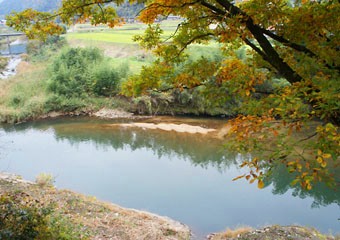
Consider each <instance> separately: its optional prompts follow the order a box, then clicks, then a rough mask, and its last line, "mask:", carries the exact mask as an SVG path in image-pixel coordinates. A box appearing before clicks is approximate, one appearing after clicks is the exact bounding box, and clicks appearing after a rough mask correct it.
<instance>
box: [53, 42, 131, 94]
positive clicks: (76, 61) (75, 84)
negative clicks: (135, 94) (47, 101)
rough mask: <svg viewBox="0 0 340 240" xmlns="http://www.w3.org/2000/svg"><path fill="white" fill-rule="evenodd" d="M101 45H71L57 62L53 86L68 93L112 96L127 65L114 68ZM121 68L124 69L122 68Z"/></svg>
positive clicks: (59, 91)
mask: <svg viewBox="0 0 340 240" xmlns="http://www.w3.org/2000/svg"><path fill="white" fill-rule="evenodd" d="M104 60H105V59H104V56H103V53H102V52H101V51H100V50H99V49H98V48H71V49H67V50H65V51H63V52H62V53H61V54H60V55H59V56H58V57H57V58H56V60H55V61H54V62H53V65H52V74H51V75H52V77H51V79H50V84H49V89H50V90H51V91H52V92H54V93H56V94H58V95H63V96H67V97H80V98H82V97H86V96H88V95H91V94H94V95H97V96H110V95H112V94H113V93H114V92H115V90H117V88H118V86H119V83H120V79H121V78H123V77H125V75H126V74H127V73H126V68H121V69H114V68H112V67H111V66H110V65H109V64H108V63H107V61H104ZM120 71H121V72H120Z"/></svg>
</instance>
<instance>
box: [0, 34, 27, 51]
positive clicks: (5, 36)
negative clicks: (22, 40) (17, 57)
mask: <svg viewBox="0 0 340 240" xmlns="http://www.w3.org/2000/svg"><path fill="white" fill-rule="evenodd" d="M24 35H25V34H24V33H2V34H0V39H1V38H6V39H7V47H8V55H12V50H11V42H10V37H17V36H18V37H19V36H24ZM0 44H1V43H0ZM0 54H2V55H5V54H4V53H3V52H1V51H0Z"/></svg>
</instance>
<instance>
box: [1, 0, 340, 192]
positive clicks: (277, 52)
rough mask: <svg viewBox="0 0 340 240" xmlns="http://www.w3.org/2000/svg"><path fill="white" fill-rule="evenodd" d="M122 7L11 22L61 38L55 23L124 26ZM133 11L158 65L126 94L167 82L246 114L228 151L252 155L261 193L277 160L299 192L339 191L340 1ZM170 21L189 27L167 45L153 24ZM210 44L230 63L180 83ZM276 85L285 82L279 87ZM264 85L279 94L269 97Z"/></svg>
mask: <svg viewBox="0 0 340 240" xmlns="http://www.w3.org/2000/svg"><path fill="white" fill-rule="evenodd" d="M123 2H124V1H123V0H85V1H83V0H64V1H63V2H62V6H61V8H60V9H59V10H58V11H57V12H56V13H55V14H49V15H47V14H46V13H40V12H36V11H33V10H26V11H24V12H21V13H14V14H12V15H11V16H9V17H8V18H7V20H8V21H7V22H8V24H9V25H10V26H12V27H15V28H16V29H17V30H21V31H25V32H26V33H27V34H28V36H29V37H41V38H44V36H45V34H46V33H47V34H54V33H58V32H59V29H58V28H57V27H56V24H55V23H54V18H55V17H59V18H60V19H61V21H63V22H65V23H67V24H71V23H73V22H75V21H78V22H79V21H85V20H90V21H91V23H93V24H99V23H105V24H108V25H109V26H110V27H113V26H115V25H117V24H120V22H121V19H120V18H119V17H118V16H117V14H116V12H115V10H114V8H113V7H112V6H111V5H110V4H108V3H115V4H117V5H120V4H123ZM136 2H137V3H145V4H146V7H145V8H144V9H143V11H142V12H141V14H140V16H139V18H140V20H141V21H143V22H144V23H147V24H149V28H148V29H147V31H146V33H145V35H144V36H138V37H136V39H137V40H139V41H140V42H141V44H142V45H143V46H145V47H146V48H149V49H152V50H153V52H154V53H155V54H156V55H157V56H158V57H159V59H158V60H157V61H156V62H155V64H154V65H153V66H151V67H152V68H151V67H146V68H144V69H143V71H142V72H141V75H140V76H139V77H138V76H136V77H134V78H133V80H134V81H135V82H138V78H139V79H141V80H142V81H140V84H137V85H136V84H135V85H134V84H130V83H131V82H128V83H129V84H130V85H128V86H129V87H130V88H127V89H128V90H129V89H132V90H133V88H138V93H141V94H143V93H146V92H147V91H150V90H152V89H156V90H162V86H164V82H165V83H166V85H167V86H168V87H169V86H172V87H174V88H180V89H184V88H196V87H199V86H204V89H205V91H206V92H207V93H208V95H210V96H211V97H212V98H213V99H214V101H219V102H222V103H223V102H224V101H226V99H227V98H230V97H233V98H236V99H237V102H238V106H239V107H240V110H239V113H241V114H242V115H241V116H239V117H237V118H235V119H234V120H232V121H230V122H231V125H232V127H231V130H230V136H231V137H230V138H229V139H232V141H230V146H231V148H233V149H236V150H238V151H239V152H244V153H250V152H251V153H252V157H250V158H249V159H245V160H244V163H243V164H242V166H248V167H250V169H251V170H250V173H249V174H245V175H243V176H240V177H245V178H246V179H247V180H249V181H250V182H254V181H255V180H257V182H258V186H259V187H263V186H264V184H263V179H264V176H265V175H269V174H270V173H271V171H272V164H271V163H272V162H277V161H279V162H282V164H284V165H286V166H287V168H288V169H289V171H292V172H297V173H299V174H298V175H297V176H296V179H295V180H294V181H293V183H297V182H299V183H300V184H301V185H302V187H304V188H307V189H311V188H312V184H313V183H314V182H315V181H325V182H327V183H329V184H333V186H334V184H336V181H337V179H336V178H335V177H336V176H334V174H333V172H334V171H333V170H334V169H335V168H338V167H339V149H340V148H339V146H340V136H339V131H338V127H337V125H338V124H339V122H340V119H339V114H340V105H339V103H340V101H339V100H340V95H339V92H340V81H339V70H340V67H339V64H340V57H339V56H340V55H339V46H340V38H339V37H340V36H339V29H340V22H339V21H338V13H339V12H340V4H339V2H338V1H332V0H319V1H312V0H310V1H308V0H301V1H299V0H296V1H287V0H249V1H228V0H150V1H145V0H131V1H130V3H136ZM235 2H236V3H235ZM169 15H178V16H181V17H182V18H183V19H184V20H183V22H182V23H181V24H179V25H178V28H177V30H176V32H174V34H173V35H172V37H171V39H170V40H168V41H165V40H164V39H162V37H161V33H162V30H161V29H160V28H159V25H157V24H156V25H155V24H153V23H154V22H155V20H156V19H158V18H159V17H160V16H169ZM209 41H217V42H219V43H220V44H221V48H222V49H223V51H224V52H225V53H226V54H225V58H224V60H222V61H215V62H209V69H207V68H206V67H205V61H204V59H203V60H200V61H197V62H196V64H193V63H191V64H190V65H188V66H185V71H182V72H181V71H177V72H176V74H174V71H173V69H175V68H176V67H178V66H179V65H180V64H183V63H185V59H186V52H185V49H186V48H187V47H188V46H189V45H191V44H195V43H203V44H204V43H208V42H209ZM243 44H245V45H247V46H249V54H250V55H251V56H252V57H249V58H247V59H246V60H240V59H237V58H235V57H232V51H229V50H230V49H235V48H237V47H239V46H241V45H243ZM275 78H284V79H285V80H286V82H283V84H276V85H275V84H274V80H275ZM136 79H137V80H136ZM268 83H269V84H271V85H272V86H273V87H272V88H270V89H268V88H265V87H264V86H265V85H266V84H268ZM281 83H282V81H281ZM128 90H127V91H128ZM312 120H313V121H314V122H312ZM301 129H304V131H305V132H308V136H307V137H306V136H301V134H300V133H301ZM332 160H333V161H332ZM337 177H338V176H337Z"/></svg>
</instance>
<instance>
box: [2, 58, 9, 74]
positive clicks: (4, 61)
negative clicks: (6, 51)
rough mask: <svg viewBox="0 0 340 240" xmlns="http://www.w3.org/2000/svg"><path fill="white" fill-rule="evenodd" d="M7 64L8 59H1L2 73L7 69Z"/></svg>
mask: <svg viewBox="0 0 340 240" xmlns="http://www.w3.org/2000/svg"><path fill="white" fill-rule="evenodd" d="M7 63H8V58H5V57H0V73H1V71H3V70H4V69H5V68H6V66H7Z"/></svg>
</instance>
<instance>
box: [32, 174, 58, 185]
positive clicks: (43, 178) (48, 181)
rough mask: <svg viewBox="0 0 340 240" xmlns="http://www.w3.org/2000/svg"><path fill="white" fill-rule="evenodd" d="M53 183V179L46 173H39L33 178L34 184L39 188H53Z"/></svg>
mask: <svg viewBox="0 0 340 240" xmlns="http://www.w3.org/2000/svg"><path fill="white" fill-rule="evenodd" d="M54 182H55V178H54V177H53V176H52V175H51V174H48V173H40V174H39V175H38V176H37V177H36V178H35V183H36V184H37V185H38V186H40V187H53V184H54Z"/></svg>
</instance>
